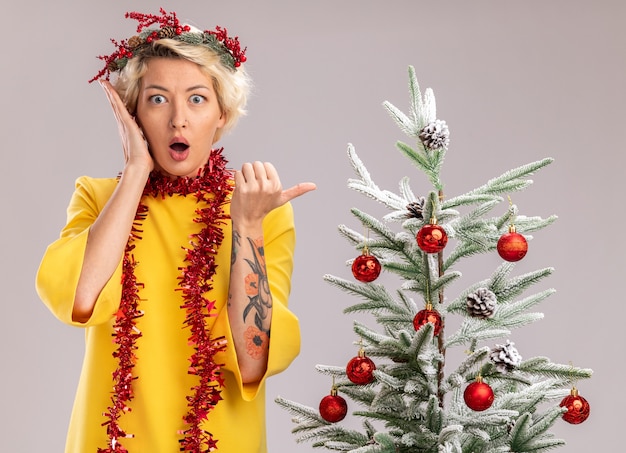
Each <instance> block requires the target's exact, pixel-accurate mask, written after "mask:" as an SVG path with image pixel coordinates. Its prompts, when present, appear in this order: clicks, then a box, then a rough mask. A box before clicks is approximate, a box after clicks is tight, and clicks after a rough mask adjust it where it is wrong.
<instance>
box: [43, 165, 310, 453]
mask: <svg viewBox="0 0 626 453" xmlns="http://www.w3.org/2000/svg"><path fill="white" fill-rule="evenodd" d="M116 184H117V182H116V180H115V179H94V178H88V177H81V178H79V179H78V180H77V182H76V191H75V192H74V195H73V197H72V200H71V202H70V205H69V207H68V221H67V225H66V226H65V228H64V229H63V230H62V232H61V235H60V238H59V239H58V240H57V241H55V242H54V243H52V244H51V245H50V246H49V247H48V249H47V251H46V253H45V255H44V257H43V260H42V262H41V266H40V268H39V272H38V274H37V291H38V293H39V296H40V297H41V299H42V300H43V302H44V303H45V304H46V305H47V306H48V307H49V309H50V310H51V311H52V313H53V314H54V315H55V316H56V317H57V318H59V319H60V320H61V321H63V322H65V323H67V324H70V325H74V326H78V327H84V328H85V357H84V362H83V367H82V372H81V376H80V382H79V384H78V390H77V394H76V399H75V402H74V408H73V411H72V417H71V421H70V426H69V432H68V436H67V444H66V450H65V451H66V452H68V453H92V452H93V453H96V451H97V449H98V447H100V448H105V447H106V445H107V434H106V427H103V426H101V424H102V423H103V422H104V421H105V418H104V417H103V415H102V414H103V412H105V410H106V409H107V407H108V406H109V405H110V402H111V400H110V397H111V390H112V377H111V375H112V372H113V370H114V369H115V368H116V366H117V362H116V360H115V359H114V358H113V357H112V353H113V351H114V349H115V345H114V344H113V343H112V336H111V335H112V325H113V320H114V314H115V312H116V311H117V309H118V306H119V302H120V297H121V275H122V266H121V260H120V265H119V266H118V268H117V270H116V272H115V274H114V275H113V276H112V277H111V279H110V280H109V282H108V283H107V285H106V286H105V288H104V289H103V290H102V292H101V294H100V296H99V298H98V300H97V302H96V306H95V309H94V312H93V315H92V316H91V319H90V320H89V321H88V322H86V323H84V324H81V323H76V322H73V321H72V315H71V314H72V305H73V301H74V294H75V289H76V285H77V282H78V277H79V275H80V270H81V268H82V262H83V255H84V251H85V246H86V241H87V235H88V232H89V227H90V226H91V224H92V223H93V222H94V221H95V219H96V218H97V216H98V214H99V213H100V211H101V210H102V209H103V207H104V205H105V204H106V202H107V200H108V199H109V197H110V196H111V194H112V193H113V190H114V189H115V186H116ZM142 202H143V203H144V204H146V205H147V206H148V217H147V218H146V219H145V220H144V221H143V222H142V230H143V233H142V234H141V236H142V239H141V240H138V241H136V242H135V244H136V248H135V250H134V251H133V254H134V256H135V258H136V260H137V261H138V265H137V267H136V269H135V275H136V277H137V281H139V282H143V283H145V288H143V289H141V290H140V293H139V296H140V298H141V302H140V306H139V309H140V310H142V311H143V312H144V313H145V314H144V316H143V317H141V318H139V319H138V320H137V327H138V328H139V330H141V332H142V337H141V338H139V339H138V340H137V345H138V347H139V349H138V351H137V356H138V360H137V364H136V366H135V367H134V371H133V374H134V375H135V376H138V379H137V380H135V381H134V395H135V396H134V399H133V401H132V402H131V403H130V407H131V408H132V411H131V412H128V413H125V414H124V415H123V416H122V418H121V421H120V425H121V427H122V429H124V430H125V431H126V432H127V433H132V434H133V435H134V437H133V438H131V439H123V440H122V441H121V443H122V445H123V446H124V447H125V448H126V449H127V450H128V451H129V453H160V452H163V453H174V452H177V451H179V443H178V440H179V439H180V435H179V434H178V432H179V431H180V430H182V429H184V428H185V425H184V422H183V420H182V417H183V415H184V414H185V413H186V412H187V400H186V399H185V397H186V396H188V395H190V394H191V390H190V389H191V388H192V387H193V385H194V384H195V379H196V377H195V376H192V375H189V374H187V368H188V363H189V362H188V359H189V356H190V355H191V352H192V350H191V348H190V346H188V344H187V339H188V337H189V329H186V328H185V329H183V327H182V326H183V321H184V317H185V313H184V310H183V309H181V308H180V305H181V295H180V293H181V292H180V291H174V289H175V288H176V287H177V284H178V280H177V277H178V275H179V274H180V271H179V270H178V268H179V267H180V266H182V265H183V258H184V254H185V251H184V250H183V248H182V247H188V246H189V239H188V238H189V236H190V234H192V233H195V232H198V231H199V228H200V226H199V224H197V223H194V222H193V219H194V218H195V217H196V215H195V210H196V209H197V207H198V205H197V201H196V198H195V197H194V196H193V195H190V196H186V197H184V196H180V195H174V196H172V197H166V198H165V199H162V198H160V197H158V198H152V197H144V199H143V200H142ZM229 207H230V206H229V205H226V206H225V209H226V212H228V209H229ZM263 227H264V235H265V258H266V265H267V274H268V278H269V281H270V287H271V292H272V298H273V303H274V305H273V306H274V309H273V316H272V324H271V342H270V351H269V362H268V368H267V372H266V376H265V377H267V376H270V375H273V374H276V373H279V372H280V371H282V370H284V369H285V368H287V367H288V366H289V364H290V363H291V361H292V360H293V359H294V358H295V357H296V356H297V355H298V352H299V349H300V333H299V325H298V319H297V318H296V317H295V316H294V315H293V314H292V313H291V312H290V311H289V310H288V309H287V299H288V295H289V291H290V277H291V272H292V266H293V250H294V246H295V231H294V225H293V212H292V208H291V205H289V204H287V205H285V206H283V207H281V208H278V209H275V210H274V211H272V212H271V213H270V214H269V215H268V216H267V217H266V219H265V221H264V225H263ZM231 244H232V243H231V225H230V223H228V224H227V225H225V226H224V241H223V243H222V245H221V248H220V250H219V252H218V255H217V257H216V263H217V266H218V267H217V273H216V276H215V278H214V282H213V290H212V291H211V294H209V295H208V296H209V298H210V299H213V300H215V301H216V305H217V313H218V316H217V317H213V318H209V319H208V321H207V322H208V324H209V328H210V329H211V336H212V337H214V338H216V337H219V336H225V337H226V338H227V340H228V344H229V345H234V342H233V340H232V335H231V332H230V327H229V321H228V316H227V310H226V301H227V294H228V285H229V272H230V255H231ZM216 361H217V362H218V363H224V364H225V366H224V367H223V368H222V370H223V376H224V378H225V387H224V388H223V389H222V394H221V396H222V398H223V400H222V401H220V402H219V403H218V404H217V406H216V408H215V409H214V410H213V411H212V412H210V413H209V418H208V421H207V423H206V426H205V429H206V430H207V431H209V432H210V433H212V434H213V437H214V438H215V439H217V440H218V443H217V446H218V451H220V452H227V453H254V452H259V453H264V452H266V450H267V448H266V438H265V385H264V382H265V378H264V379H263V380H262V381H261V382H260V383H258V384H255V385H243V384H242V382H241V376H240V374H239V369H238V366H237V358H236V355H235V351H234V346H229V347H227V348H226V351H225V352H223V353H220V354H218V356H217V357H216Z"/></svg>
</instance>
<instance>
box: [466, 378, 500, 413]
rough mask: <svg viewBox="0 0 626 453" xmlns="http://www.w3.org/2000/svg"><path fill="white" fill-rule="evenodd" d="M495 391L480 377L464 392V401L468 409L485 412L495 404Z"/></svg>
mask: <svg viewBox="0 0 626 453" xmlns="http://www.w3.org/2000/svg"><path fill="white" fill-rule="evenodd" d="M493 398H494V396H493V389H492V388H491V386H490V385H489V384H487V383H485V382H483V379H482V377H481V376H478V377H477V378H476V380H475V381H474V382H472V383H471V384H470V385H468V386H467V387H466V388H465V392H463V399H464V400H465V404H467V407H469V408H470V409H472V410H473V411H484V410H486V409H489V408H490V407H491V405H492V404H493Z"/></svg>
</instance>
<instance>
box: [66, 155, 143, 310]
mask: <svg viewBox="0 0 626 453" xmlns="http://www.w3.org/2000/svg"><path fill="white" fill-rule="evenodd" d="M148 175H149V169H147V168H140V167H133V166H127V167H126V168H125V170H124V173H123V174H122V176H121V178H120V181H119V183H118V185H117V188H116V189H115V191H114V192H113V195H112V196H111V198H110V199H109V201H108V202H107V204H106V206H105V207H104V209H103V210H102V212H101V213H100V214H99V215H98V218H97V219H96V221H95V222H94V223H93V225H92V226H91V228H90V230H89V236H88V239H87V246H86V249H85V256H84V258H83V267H82V269H81V274H80V277H79V279H78V285H77V287H76V295H75V298H74V307H73V310H72V319H73V320H74V321H76V322H86V321H87V320H88V319H89V318H90V316H91V314H92V313H93V310H94V306H95V303H96V300H97V299H98V296H99V295H100V292H101V291H102V289H103V288H104V286H105V285H106V283H107V282H108V281H109V279H110V278H111V276H112V275H113V273H114V272H115V269H116V268H117V266H118V265H119V262H120V259H121V258H122V256H123V253H124V248H125V246H126V243H127V242H128V237H129V234H130V232H131V228H132V224H133V221H134V219H135V214H136V212H137V206H138V204H139V201H140V199H141V195H142V193H143V188H144V186H145V184H146V180H147V178H148Z"/></svg>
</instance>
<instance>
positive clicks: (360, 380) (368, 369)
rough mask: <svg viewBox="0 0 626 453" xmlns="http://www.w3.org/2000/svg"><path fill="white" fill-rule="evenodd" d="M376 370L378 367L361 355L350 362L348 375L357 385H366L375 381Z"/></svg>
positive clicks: (347, 370)
mask: <svg viewBox="0 0 626 453" xmlns="http://www.w3.org/2000/svg"><path fill="white" fill-rule="evenodd" d="M375 369H376V365H375V364H374V362H373V361H372V360H371V359H370V358H369V357H365V356H360V355H359V356H357V357H354V358H352V360H350V361H349V362H348V365H347V366H346V374H347V375H348V379H350V380H351V381H352V382H354V383H355V384H359V385H364V384H369V383H370V382H372V381H373V380H374V370H375Z"/></svg>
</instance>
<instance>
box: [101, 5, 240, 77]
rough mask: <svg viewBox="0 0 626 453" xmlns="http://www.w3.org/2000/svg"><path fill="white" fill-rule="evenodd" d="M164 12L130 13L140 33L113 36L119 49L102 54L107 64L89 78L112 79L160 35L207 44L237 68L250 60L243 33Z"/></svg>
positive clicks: (161, 9)
mask: <svg viewBox="0 0 626 453" xmlns="http://www.w3.org/2000/svg"><path fill="white" fill-rule="evenodd" d="M160 13H161V14H160V15H154V14H143V13H138V12H128V13H126V15H125V17H126V18H127V19H128V18H130V19H135V20H136V21H137V22H138V25H137V35H135V36H132V37H131V38H129V39H123V40H121V41H119V42H118V41H116V40H115V39H111V42H112V43H113V45H114V46H115V47H116V50H115V52H113V53H112V54H110V55H99V56H98V58H99V59H100V60H102V61H104V68H102V69H101V70H100V72H98V74H96V75H95V76H94V77H93V78H92V79H91V80H90V81H89V82H90V83H91V82H93V81H94V80H98V79H99V78H101V77H104V78H105V79H107V80H108V79H109V77H110V75H111V73H113V72H117V71H121V70H122V69H123V68H124V67H125V66H126V63H128V60H130V59H131V58H133V57H134V56H135V55H138V54H139V53H141V51H142V50H144V49H146V48H147V47H149V46H151V45H152V43H153V42H155V41H158V40H159V39H174V40H176V41H180V42H185V43H187V44H192V45H197V46H204V47H206V48H208V49H210V50H212V51H213V52H215V53H216V54H217V55H218V56H219V57H220V60H221V62H222V64H223V65H224V66H225V67H227V68H229V69H231V70H233V71H235V70H237V68H238V67H239V66H241V63H244V62H245V61H246V55H245V54H246V48H243V49H242V48H241V45H240V44H239V37H237V36H235V37H234V38H231V37H229V36H228V33H227V31H226V29H225V28H222V27H220V26H217V27H215V30H213V31H211V30H205V31H201V30H199V29H197V28H195V27H192V26H190V25H187V24H181V23H180V21H179V20H178V17H177V16H176V13H175V12H173V11H172V12H170V13H168V12H167V11H165V10H164V9H163V8H160ZM152 25H158V28H156V27H155V28H148V27H150V26H152Z"/></svg>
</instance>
